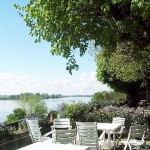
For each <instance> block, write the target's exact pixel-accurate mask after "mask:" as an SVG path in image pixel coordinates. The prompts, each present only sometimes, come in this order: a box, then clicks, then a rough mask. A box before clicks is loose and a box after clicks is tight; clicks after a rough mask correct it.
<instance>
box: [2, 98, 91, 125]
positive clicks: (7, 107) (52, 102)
mask: <svg viewBox="0 0 150 150" xmlns="http://www.w3.org/2000/svg"><path fill="white" fill-rule="evenodd" d="M90 100H91V97H65V98H57V99H45V100H43V102H44V103H45V104H46V106H47V107H48V111H50V110H56V109H57V108H58V106H59V104H61V103H72V102H75V103H77V102H85V103H88V102H89V101H90ZM19 107H20V106H19V104H18V100H0V122H4V121H6V119H7V115H9V114H11V113H13V110H14V109H15V108H19Z"/></svg>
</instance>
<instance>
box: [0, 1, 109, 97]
mask: <svg viewBox="0 0 150 150" xmlns="http://www.w3.org/2000/svg"><path fill="white" fill-rule="evenodd" d="M0 2H1V5H0V20H1V23H0V39H1V40H0V95H3V94H6V95H7V94H20V93H22V92H33V93H36V92H40V93H49V94H63V95H73V94H93V93H95V92H99V91H103V90H109V89H108V88H107V86H106V85H102V84H101V83H100V82H98V81H97V79H96V76H95V75H96V72H95V71H96V63H95V61H94V59H93V58H92V57H91V56H90V54H88V53H86V54H85V56H83V57H82V58H80V57H79V56H77V57H76V60H77V63H78V64H79V66H80V69H79V70H78V71H73V75H72V76H71V75H70V74H69V72H68V71H66V62H67V60H65V59H64V58H63V57H61V56H52V55H51V54H50V43H47V42H44V41H43V42H41V43H36V44H35V43H34V38H33V37H31V36H30V35H29V28H28V27H27V26H26V25H25V23H24V22H23V20H22V18H21V17H20V16H19V15H18V13H17V10H15V9H14V8H13V4H15V3H17V4H20V3H23V2H25V1H22V2H21V1H20V0H11V1H6V0H0Z"/></svg>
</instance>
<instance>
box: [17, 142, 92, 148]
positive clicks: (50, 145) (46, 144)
mask: <svg viewBox="0 0 150 150" xmlns="http://www.w3.org/2000/svg"><path fill="white" fill-rule="evenodd" d="M88 148H89V147H88V146H79V145H72V144H57V143H51V142H49V141H48V140H46V141H44V142H36V143H33V144H30V145H28V146H25V147H22V148H20V149H18V150H87V149H88Z"/></svg>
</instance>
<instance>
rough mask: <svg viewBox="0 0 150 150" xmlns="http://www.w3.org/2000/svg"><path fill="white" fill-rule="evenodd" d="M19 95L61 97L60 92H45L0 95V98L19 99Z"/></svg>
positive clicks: (44, 97)
mask: <svg viewBox="0 0 150 150" xmlns="http://www.w3.org/2000/svg"><path fill="white" fill-rule="evenodd" d="M21 95H26V96H36V97H41V98H42V99H49V98H62V97H64V96H62V95H61V94H51V95H49V94H47V93H42V94H40V93H35V94H33V93H21V94H19V95H0V100H19V98H20V96H21Z"/></svg>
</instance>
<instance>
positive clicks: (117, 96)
mask: <svg viewBox="0 0 150 150" xmlns="http://www.w3.org/2000/svg"><path fill="white" fill-rule="evenodd" d="M125 99H126V95H125V94H123V93H119V92H107V91H103V92H97V93H94V95H93V97H92V101H93V102H101V101H108V100H109V101H110V100H113V101H121V100H125Z"/></svg>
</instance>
